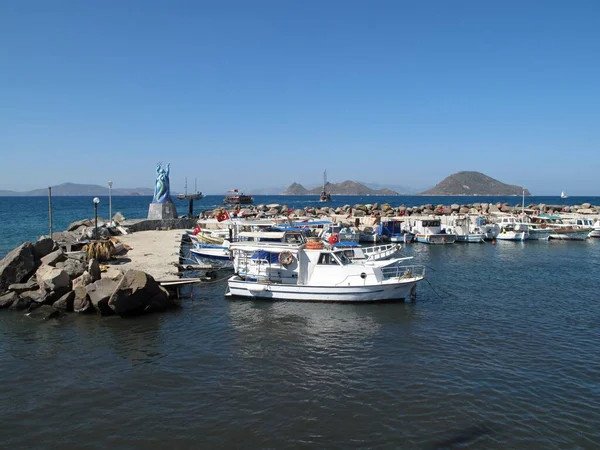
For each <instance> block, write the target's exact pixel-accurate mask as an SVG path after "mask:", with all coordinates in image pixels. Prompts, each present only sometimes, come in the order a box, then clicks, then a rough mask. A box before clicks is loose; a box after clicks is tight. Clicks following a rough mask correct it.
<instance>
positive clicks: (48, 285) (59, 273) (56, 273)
mask: <svg viewBox="0 0 600 450" xmlns="http://www.w3.org/2000/svg"><path fill="white" fill-rule="evenodd" d="M35 276H36V278H37V281H38V283H39V285H40V286H41V287H43V288H45V289H46V290H48V291H55V290H57V289H59V288H64V287H68V286H70V284H71V279H70V278H69V275H68V274H67V272H65V271H64V270H62V269H59V268H57V267H52V266H40V268H39V269H38V270H37V272H36V273H35Z"/></svg>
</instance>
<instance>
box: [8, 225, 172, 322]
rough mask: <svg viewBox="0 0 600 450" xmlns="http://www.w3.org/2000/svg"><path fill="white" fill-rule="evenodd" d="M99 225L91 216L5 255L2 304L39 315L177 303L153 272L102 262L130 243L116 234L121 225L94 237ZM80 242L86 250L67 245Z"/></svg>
mask: <svg viewBox="0 0 600 450" xmlns="http://www.w3.org/2000/svg"><path fill="white" fill-rule="evenodd" d="M94 230H95V229H94V228H93V227H92V228H91V227H90V223H89V221H79V222H75V223H73V224H71V225H70V226H69V227H68V229H67V231H64V232H61V233H54V234H53V238H50V237H42V238H40V240H38V241H37V242H25V243H23V244H21V245H20V246H19V247H17V248H15V249H14V250H13V251H11V252H10V253H9V254H8V255H6V257H4V258H3V259H2V260H1V261H0V309H9V310H18V311H24V312H26V313H27V314H28V315H30V317H33V318H39V319H49V318H53V317H57V316H59V315H61V314H64V313H70V312H73V313H78V314H83V313H96V314H98V315H100V316H110V315H117V316H121V317H129V316H134V315H139V314H144V313H149V312H156V311H164V310H166V309H168V308H171V307H173V306H174V305H175V304H176V303H175V300H174V299H173V298H171V296H170V295H169V292H168V291H167V290H166V289H165V288H164V287H162V286H161V285H160V284H159V283H158V282H156V281H155V280H154V278H153V277H152V276H150V275H149V274H147V273H145V272H143V271H139V270H127V271H125V272H123V271H121V270H118V269H117V268H114V267H112V266H105V265H101V264H100V263H101V259H102V258H104V259H109V258H111V257H112V256H113V255H114V254H122V253H124V252H126V251H127V248H125V247H124V246H123V245H119V241H118V239H115V238H114V236H113V235H114V234H118V231H117V229H116V228H115V227H111V228H107V227H105V226H103V227H101V228H99V230H98V237H99V238H100V240H93V241H92V240H90V238H91V237H94V235H95V232H94ZM103 237H105V239H102V238H103ZM57 238H60V240H59V239H57ZM59 242H60V244H59ZM75 246H77V247H80V248H81V250H79V251H67V250H66V247H69V249H71V248H73V247H75Z"/></svg>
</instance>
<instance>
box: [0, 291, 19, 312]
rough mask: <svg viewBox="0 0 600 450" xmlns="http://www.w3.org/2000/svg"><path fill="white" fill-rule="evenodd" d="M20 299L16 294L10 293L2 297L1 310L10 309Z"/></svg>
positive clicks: (0, 297)
mask: <svg viewBox="0 0 600 450" xmlns="http://www.w3.org/2000/svg"><path fill="white" fill-rule="evenodd" d="M18 298H19V296H18V295H17V293H16V292H9V293H7V294H4V295H2V296H0V309H4V308H9V307H10V306H11V305H12V304H13V303H14V302H15V301H16V300H17V299H18Z"/></svg>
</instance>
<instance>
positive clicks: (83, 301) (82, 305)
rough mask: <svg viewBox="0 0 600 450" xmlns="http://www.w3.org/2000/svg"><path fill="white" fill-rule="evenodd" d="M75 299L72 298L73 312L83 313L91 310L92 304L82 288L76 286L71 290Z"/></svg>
mask: <svg viewBox="0 0 600 450" xmlns="http://www.w3.org/2000/svg"><path fill="white" fill-rule="evenodd" d="M73 293H74V295H75V297H74V298H73V311H74V312H76V313H84V312H87V311H90V310H92V302H91V301H90V298H89V297H88V295H87V291H86V290H85V288H84V287H83V286H77V287H76V288H75V289H73Z"/></svg>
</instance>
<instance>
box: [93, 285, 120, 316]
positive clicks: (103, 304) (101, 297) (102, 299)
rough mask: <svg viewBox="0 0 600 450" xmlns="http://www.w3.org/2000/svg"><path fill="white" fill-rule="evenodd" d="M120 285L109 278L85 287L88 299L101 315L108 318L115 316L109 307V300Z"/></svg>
mask: <svg viewBox="0 0 600 450" xmlns="http://www.w3.org/2000/svg"><path fill="white" fill-rule="evenodd" d="M117 286H118V283H117V282H116V281H113V280H111V279H109V278H103V279H101V280H98V281H95V282H93V283H92V284H88V285H87V286H86V287H85V290H86V291H87V294H88V297H89V298H90V301H91V302H92V305H93V306H94V308H96V309H97V310H98V311H99V312H100V314H101V315H103V316H108V315H112V314H114V311H113V310H112V309H111V308H110V307H109V306H108V300H109V299H110V296H111V295H112V294H113V292H114V291H115V289H116V288H117Z"/></svg>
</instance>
